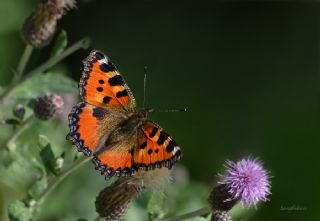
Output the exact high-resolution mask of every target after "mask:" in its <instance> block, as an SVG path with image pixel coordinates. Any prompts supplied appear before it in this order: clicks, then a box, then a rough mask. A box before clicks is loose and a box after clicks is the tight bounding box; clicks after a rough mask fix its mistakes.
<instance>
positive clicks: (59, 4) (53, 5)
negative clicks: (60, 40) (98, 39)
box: [22, 0, 75, 48]
mask: <svg viewBox="0 0 320 221" xmlns="http://www.w3.org/2000/svg"><path fill="white" fill-rule="evenodd" d="M74 6H75V1H74V0H40V1H39V3H38V5H37V6H36V8H35V10H34V11H33V12H32V13H31V15H30V16H29V17H28V18H27V19H26V21H25V23H24V25H23V28H22V34H23V37H24V38H25V40H26V41H27V42H28V43H29V44H31V45H32V46H34V47H37V48H40V47H43V46H45V45H47V44H49V43H50V41H51V40H52V38H53V37H54V33H55V31H56V26H57V21H58V20H59V19H61V18H62V16H63V14H64V13H65V12H66V11H67V10H69V9H71V8H73V7H74Z"/></svg>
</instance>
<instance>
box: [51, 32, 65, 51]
mask: <svg viewBox="0 0 320 221" xmlns="http://www.w3.org/2000/svg"><path fill="white" fill-rule="evenodd" d="M67 44H68V36H67V32H66V31H65V30H61V32H60V33H59V35H58V37H57V39H56V41H55V43H54V46H53V49H52V51H51V54H50V57H57V56H59V55H61V54H62V52H63V51H64V49H65V48H66V46H67Z"/></svg>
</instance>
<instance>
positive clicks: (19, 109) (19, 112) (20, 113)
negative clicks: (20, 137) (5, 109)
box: [12, 104, 26, 120]
mask: <svg viewBox="0 0 320 221" xmlns="http://www.w3.org/2000/svg"><path fill="white" fill-rule="evenodd" d="M12 112H13V115H14V116H15V117H16V118H18V119H19V120H23V117H24V115H25V113H26V109H25V108H24V106H23V105H22V104H18V105H17V106H15V107H14V109H13V110H12Z"/></svg>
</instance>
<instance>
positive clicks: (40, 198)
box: [35, 157, 90, 204]
mask: <svg viewBox="0 0 320 221" xmlns="http://www.w3.org/2000/svg"><path fill="white" fill-rule="evenodd" d="M89 160H90V158H89V157H80V158H79V159H77V160H76V161H74V162H72V163H71V164H70V165H69V166H68V167H66V168H65V169H64V170H62V171H61V172H60V173H59V174H58V175H57V176H55V177H53V178H52V179H51V180H50V181H49V184H48V187H47V189H46V190H45V191H44V192H43V193H42V194H41V195H39V196H38V197H37V198H36V199H35V200H36V201H37V202H38V203H39V204H41V203H42V202H43V201H44V199H45V198H46V196H47V195H48V194H49V193H50V192H51V191H52V190H53V189H54V188H55V187H56V186H57V185H58V184H59V183H60V182H61V181H62V180H63V179H64V178H66V177H67V176H68V175H69V174H70V173H71V172H72V171H74V170H75V169H77V168H78V167H80V166H81V165H83V164H84V163H86V162H88V161H89Z"/></svg>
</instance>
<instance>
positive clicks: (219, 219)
mask: <svg viewBox="0 0 320 221" xmlns="http://www.w3.org/2000/svg"><path fill="white" fill-rule="evenodd" d="M211 221H232V218H231V216H230V215H229V213H228V212H227V211H219V210H217V211H215V212H214V213H213V214H212V216H211Z"/></svg>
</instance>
